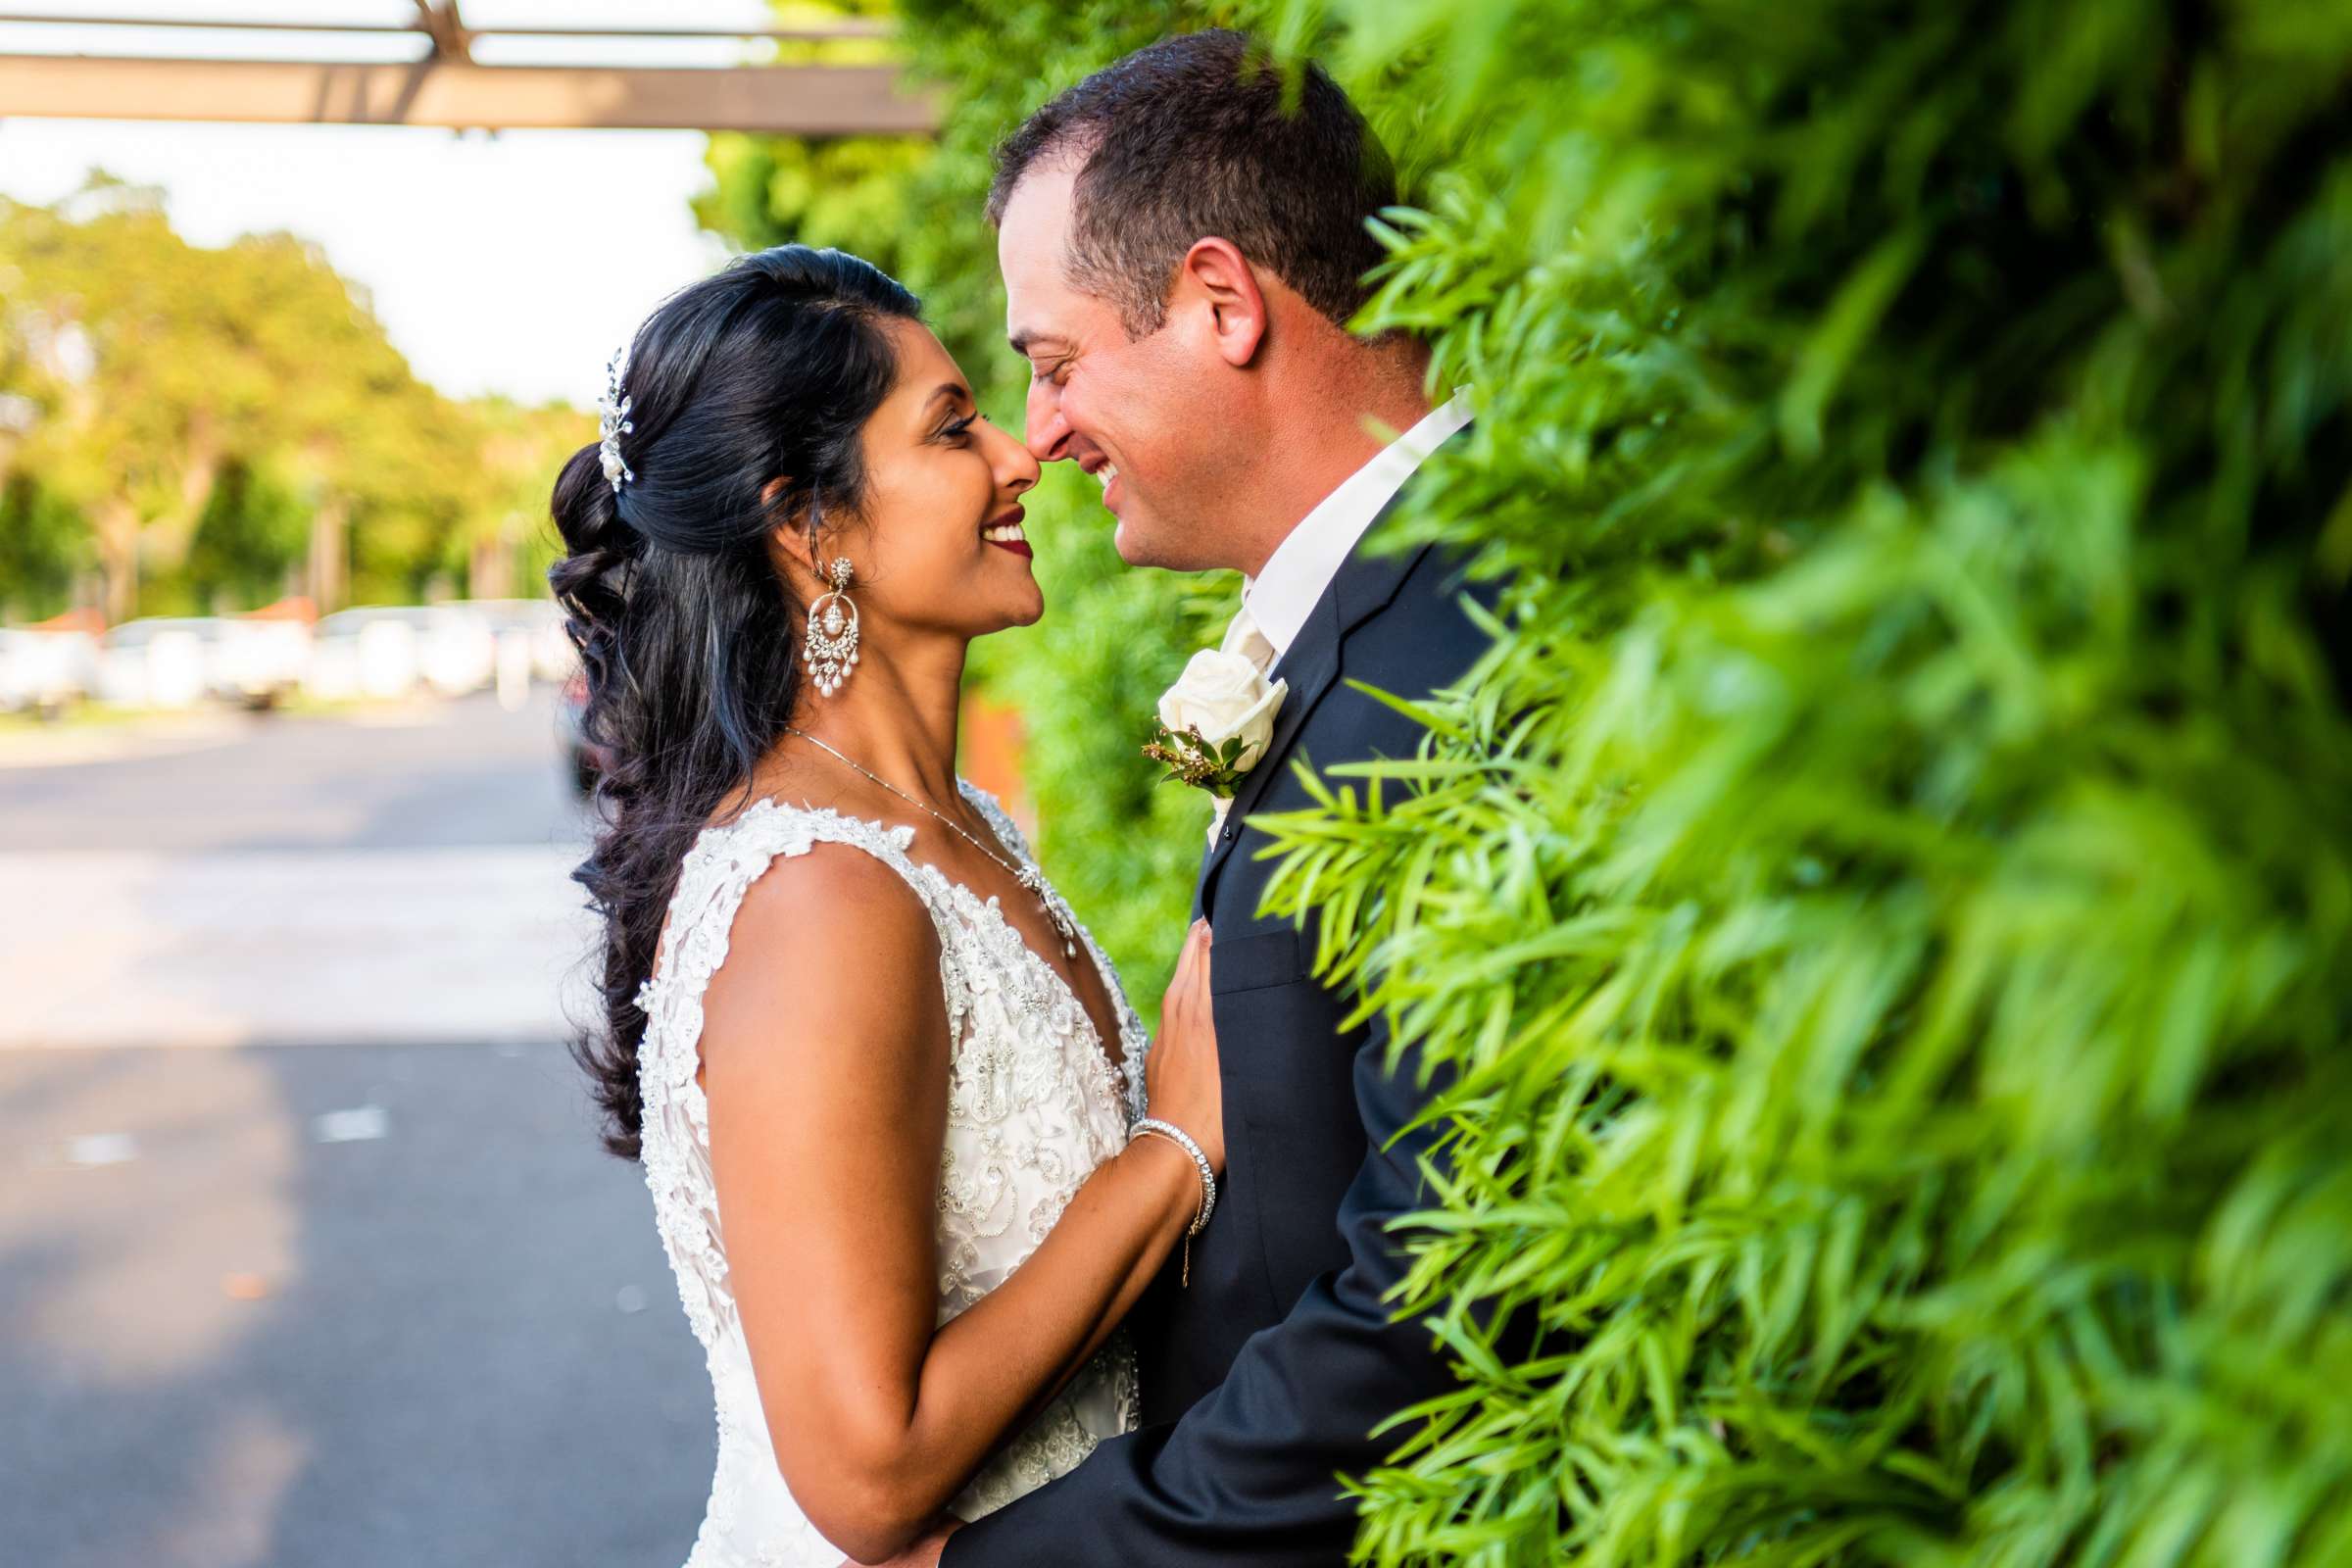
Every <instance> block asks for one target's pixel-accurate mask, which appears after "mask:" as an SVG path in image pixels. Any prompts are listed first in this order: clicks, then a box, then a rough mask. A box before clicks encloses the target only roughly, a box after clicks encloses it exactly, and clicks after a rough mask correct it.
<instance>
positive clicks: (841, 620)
mask: <svg viewBox="0 0 2352 1568" xmlns="http://www.w3.org/2000/svg"><path fill="white" fill-rule="evenodd" d="M850 577H851V571H850V561H849V558H848V557H847V556H835V557H834V558H833V564H832V565H831V566H830V567H828V568H826V571H825V581H826V582H827V583H829V584H831V586H830V587H829V588H828V589H827V590H826V591H825V592H824V593H821V594H819V595H817V598H816V602H815V603H814V604H812V605H810V606H809V675H810V676H811V677H812V678H814V680H815V681H816V689H817V691H818V692H819V693H821V694H822V695H824V696H826V697H830V696H832V695H833V694H834V693H835V692H837V691H839V690H841V683H842V682H843V681H845V680H848V679H849V678H850V671H851V670H853V669H856V668H857V667H858V606H857V603H856V601H854V600H852V599H851V598H850Z"/></svg>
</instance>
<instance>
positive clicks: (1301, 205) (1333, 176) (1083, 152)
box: [988, 28, 1397, 336]
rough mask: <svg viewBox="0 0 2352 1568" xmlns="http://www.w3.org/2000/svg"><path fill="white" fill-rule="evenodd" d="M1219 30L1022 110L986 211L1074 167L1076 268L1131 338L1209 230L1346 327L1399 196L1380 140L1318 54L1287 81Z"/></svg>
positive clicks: (1257, 50)
mask: <svg viewBox="0 0 2352 1568" xmlns="http://www.w3.org/2000/svg"><path fill="white" fill-rule="evenodd" d="M1293 85H1294V84H1293V81H1292V80H1291V79H1290V78H1289V76H1288V75H1287V74H1286V73H1285V72H1284V71H1283V70H1282V68H1280V67H1279V66H1277V65H1276V64H1275V63H1274V62H1273V60H1272V59H1271V58H1270V57H1269V56H1268V55H1267V54H1266V52H1265V51H1264V49H1263V48H1262V47H1261V46H1259V45H1258V44H1256V43H1255V42H1254V41H1253V40H1252V39H1251V38H1250V36H1249V35H1248V34H1246V33H1241V32H1234V31H1230V30H1227V29H1223V28H1218V29H1215V30H1211V31H1207V32H1194V33H1186V34H1183V35H1182V36H1179V37H1174V38H1165V39H1162V40H1161V41H1160V42H1158V43H1155V44H1152V45H1151V46H1150V47H1148V48H1144V49H1138V50H1137V51H1136V52H1135V53H1133V54H1131V55H1129V56H1127V57H1126V58H1125V59H1124V60H1120V61H1118V62H1117V63H1115V64H1113V65H1109V66H1105V67H1104V68H1103V69H1102V70H1101V71H1098V72H1096V73H1094V74H1093V75H1091V76H1089V77H1087V78H1086V79H1085V80H1084V81H1081V82H1079V83H1078V84H1077V85H1076V86H1074V87H1071V88H1070V89H1068V90H1067V91H1066V92H1063V93H1062V94H1061V95H1060V96H1058V97H1056V98H1055V99H1054V101H1053V102H1052V103H1049V104H1047V105H1046V106H1045V107H1044V108H1043V109H1040V110H1038V111H1037V113H1035V114H1033V115H1031V116H1030V117H1029V118H1028V120H1026V121H1025V122H1023V123H1022V124H1021V127H1020V128H1019V129H1018V130H1015V131H1014V132H1013V133H1012V134H1011V135H1010V136H1008V137H1006V138H1005V141H1004V142H1003V143H1002V144H1001V145H1000V146H999V147H998V148H997V174H996V179H995V182H994V183H993V184H992V185H991V186H990V188H989V193H988V218H989V221H990V222H992V223H997V222H1002V221H1004V217H1005V205H1006V204H1007V203H1008V202H1010V201H1011V199H1012V193H1013V190H1014V188H1015V187H1016V186H1018V185H1019V184H1020V182H1021V178H1022V176H1023V175H1025V174H1027V173H1029V172H1031V171H1032V170H1034V169H1037V168H1039V167H1041V166H1053V165H1055V164H1057V163H1059V162H1060V161H1062V160H1068V161H1069V162H1071V163H1074V164H1076V165H1077V166H1078V168H1079V173H1078V180H1077V185H1076V187H1075V194H1074V196H1073V198H1072V205H1073V209H1074V211H1073V213H1072V216H1071V224H1070V241H1069V256H1068V257H1067V258H1066V266H1067V268H1068V273H1069V277H1070V281H1071V282H1072V283H1073V284H1075V285H1076V286H1078V287H1080V288H1082V289H1084V290H1086V291H1087V292H1088V293H1090V294H1094V295H1097V296H1100V297H1102V298H1103V299H1106V300H1108V301H1110V302H1111V304H1112V305H1113V306H1115V307H1116V308H1117V310H1118V312H1119V315H1120V317H1121V319H1123V320H1124V322H1125V324H1126V327H1127V330H1128V332H1129V334H1130V335H1133V336H1141V335H1142V334H1143V333H1146V332H1149V331H1152V330H1154V329H1155V328H1157V327H1158V326H1159V324H1160V322H1161V321H1163V320H1164V319H1166V314H1167V292H1168V284H1169V282H1170V280H1171V279H1172V278H1173V277H1174V276H1175V272H1176V268H1177V264H1178V263H1180V262H1182V261H1183V260H1184V256H1185V253H1186V252H1187V251H1189V250H1191V249H1192V248H1193V245H1194V243H1195V242H1196V241H1198V240H1200V239H1201V238H1203V237H1205V236H1207V235H1211V234H1213V235H1216V236H1217V237H1219V238H1221V239H1227V240H1231V241H1232V242H1233V243H1234V244H1235V245H1236V246H1238V247H1239V248H1240V249H1241V251H1242V254H1243V255H1245V256H1247V257H1248V258H1249V259H1250V261H1251V262H1253V263H1255V264H1257V265H1258V266H1261V267H1266V268H1270V269H1272V270H1273V271H1274V273H1275V274H1276V275H1277V276H1279V277H1280V278H1281V279H1282V280H1283V281H1284V282H1285V283H1287V284H1289V285H1290V286H1291V288H1293V289H1294V290H1296V291H1297V292H1298V293H1299V295H1301V296H1302V297H1303V298H1305V300H1306V301H1307V302H1308V303H1309V304H1311V305H1313V306H1314V307H1315V309H1316V310H1318V311H1320V312H1322V313H1323V314H1324V315H1325V316H1327V317H1329V318H1331V319H1332V320H1333V321H1335V322H1338V323H1340V324H1342V325H1345V324H1346V323H1347V321H1348V318H1350V317H1352V316H1353V315H1354V314H1355V313H1356V311H1357V310H1358V309H1359V308H1360V307H1361V306H1362V305H1363V303H1364V301H1365V299H1367V298H1368V297H1369V295H1370V290H1368V289H1367V288H1366V287H1365V286H1364V283H1363V276H1364V273H1366V272H1367V271H1369V270H1372V268H1373V267H1375V266H1377V265H1378V264H1379V262H1380V260H1381V257H1382V255H1383V254H1384V253H1383V251H1382V249H1381V246H1380V242H1379V241H1378V240H1376V239H1374V238H1373V237H1372V234H1371V231H1370V230H1369V229H1368V228H1367V227H1366V226H1365V220H1366V219H1368V218H1370V217H1372V216H1373V215H1374V214H1375V213H1377V212H1379V211H1380V210H1381V209H1382V208H1384V207H1389V206H1393V205H1394V204H1395V203H1396V200H1397V174H1396V169H1395V166H1394V165H1393V164H1392V163H1391V162H1390V160H1389V154H1388V149H1386V148H1385V147H1383V146H1381V144H1380V138H1379V137H1378V136H1376V135H1374V134H1373V132H1372V128H1371V127H1370V126H1369V125H1367V124H1366V123H1364V117H1363V116H1362V115H1360V114H1358V113H1357V112H1356V108H1355V105H1353V104H1352V103H1349V102H1348V95H1347V94H1346V93H1344V92H1342V91H1341V90H1340V87H1339V84H1338V83H1337V82H1334V81H1333V80H1332V79H1331V77H1330V76H1329V75H1328V74H1327V73H1325V72H1324V71H1323V69H1322V68H1321V67H1320V66H1317V65H1315V64H1313V63H1312V62H1308V63H1307V64H1306V66H1305V69H1304V71H1303V73H1302V74H1301V76H1300V77H1299V79H1298V80H1297V82H1296V91H1295V92H1294V91H1293Z"/></svg>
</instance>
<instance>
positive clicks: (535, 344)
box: [0, 0, 773, 406]
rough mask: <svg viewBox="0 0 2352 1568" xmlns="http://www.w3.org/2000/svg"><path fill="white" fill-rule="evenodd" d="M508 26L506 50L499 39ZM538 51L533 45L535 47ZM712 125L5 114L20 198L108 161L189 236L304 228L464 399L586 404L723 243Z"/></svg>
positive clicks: (730, 14)
mask: <svg viewBox="0 0 2352 1568" xmlns="http://www.w3.org/2000/svg"><path fill="white" fill-rule="evenodd" d="M10 10H11V14H12V15H24V14H26V13H27V12H34V11H37V12H38V13H40V14H42V15H53V16H61V17H63V16H69V15H73V14H79V15H82V16H106V17H142V18H143V17H152V16H172V15H177V16H182V17H185V16H190V15H198V16H204V17H212V18H224V19H225V18H235V19H246V20H270V21H291V20H312V21H316V20H319V19H320V18H323V17H329V16H331V17H333V18H335V19H336V20H338V21H376V20H383V21H389V22H393V23H400V22H405V21H407V20H408V19H409V18H410V17H412V16H413V15H415V7H414V5H413V3H412V0H177V3H172V0H35V3H34V4H31V5H27V6H25V8H24V9H23V10H21V11H20V10H18V9H17V8H15V7H11V8H10ZM465 11H466V21H467V22H468V23H472V24H475V25H482V24H486V23H489V22H492V21H500V22H507V23H515V24H520V23H526V22H527V23H534V24H544V25H590V24H595V23H606V24H610V25H621V24H632V25H646V24H647V23H648V22H649V21H652V20H655V17H656V14H655V13H653V12H652V11H651V9H650V8H649V7H648V6H646V5H645V4H644V3H643V0H467V3H466V7H465ZM772 16H773V14H772V13H771V12H769V11H768V10H767V9H766V7H765V6H764V5H763V4H761V0H662V5H661V8H660V11H659V13H658V21H659V25H665V26H680V27H704V26H742V25H768V24H769V23H770V22H771V20H772ZM420 42H421V41H420V40H417V39H387V40H373V39H368V38H364V37H363V38H359V39H354V38H352V37H350V36H348V35H346V36H341V37H337V36H335V35H331V34H314V33H287V34H275V33H264V32H245V33H239V34H233V35H231V34H218V33H215V34H207V33H198V32H193V31H189V30H185V29H181V28H158V29H153V30H148V29H143V28H121V27H91V26H72V25H21V24H9V25H4V26H0V51H6V52H10V53H20V54H32V53H44V54H45V53H60V54H64V53H74V52H81V51H87V52H90V53H108V54H197V53H211V54H218V55H227V56H231V57H236V58H244V59H269V58H284V59H369V58H377V59H380V58H392V59H406V58H411V57H413V56H414V55H415V54H416V53H417V50H418V48H419V46H420ZM492 43H495V44H496V49H497V50H498V51H502V52H494V50H493V48H492V47H491V44H492ZM745 48H746V46H745V45H743V44H741V43H737V42H733V41H718V42H709V43H706V42H702V41H699V40H697V41H694V42H690V43H686V44H682V45H673V46H667V47H663V48H662V49H661V50H659V51H655V50H650V49H646V48H645V47H644V45H643V44H638V45H636V46H633V49H632V54H633V57H634V58H636V59H638V60H640V61H642V62H643V63H646V64H662V65H697V64H723V63H728V62H730V61H733V60H738V59H741V58H742V57H743V56H742V51H743V50H744V49H745ZM525 50H527V51H528V52H527V53H524V52H523V51H525ZM476 58H477V59H480V60H482V61H483V63H485V64H521V63H526V62H531V63H536V62H547V63H555V62H556V61H558V60H560V59H564V60H568V59H578V58H588V59H602V60H611V59H613V58H614V57H613V51H612V46H611V45H610V44H603V45H581V44H577V43H571V42H568V41H558V42H556V43H553V44H550V43H525V42H524V41H522V40H506V41H503V42H500V41H495V40H493V41H489V42H486V43H485V45H483V46H481V47H479V48H477V50H476ZM703 146H704V137H703V136H702V134H701V133H700V132H696V131H618V130H579V131H552V130H544V131H503V132H500V133H499V134H497V135H495V136H486V135H483V134H481V133H479V132H470V133H467V134H466V135H464V136H460V135H458V134H456V133H454V132H451V131H446V130H426V129H411V128H407V127H399V126H355V125H237V124H195V123H162V122H130V121H96V120H23V119H15V120H7V121H0V194H5V195H8V196H11V197H14V198H16V199H18V200H20V201H27V202H39V203H47V202H52V201H55V200H56V199H58V198H59V197H61V196H63V195H65V194H66V193H68V192H69V191H72V190H73V189H74V188H75V187H76V186H78V185H79V184H80V183H81V181H82V178H83V175H84V174H85V173H86V172H88V171H89V170H90V169H91V168H92V167H100V168H104V169H106V170H108V171H110V172H113V173H115V174H118V175H120V176H122V177H123V178H125V179H128V180H131V181H133V182H135V183H140V184H156V185H161V186H163V187H164V189H165V190H166V192H167V193H168V210H169V211H170V213H171V215H172V222H173V224H174V226H175V227H176V228H177V229H178V230H179V232H180V233H182V234H184V235H186V236H187V237H188V238H189V239H191V240H193V241H195V242H196V243H198V244H205V245H218V244H222V243H225V242H226V241H228V240H230V239H233V238H235V237H236V236H237V235H239V234H243V233H250V232H255V231H266V230H272V229H288V230H291V231H292V232H294V233H297V234H300V235H301V236H303V237H304V238H306V239H310V240H313V241H316V242H317V243H319V245H321V246H323V247H324V248H325V251H326V254H327V256H328V257H329V259H330V260H331V261H332V262H333V264H334V266H335V268H336V269H337V270H339V271H341V272H342V273H343V274H344V275H345V276H346V277H350V278H352V279H354V280H356V281H358V282H359V283H361V284H363V285H365V286H366V288H367V290H368V294H369V296H370V298H371V299H372V301H373V304H374V307H375V312H376V315H377V316H378V318H380V319H382V321H383V322H384V325H385V327H386V329H387V330H388V331H389V332H390V333H391V336H392V341H393V342H394V343H395V344H397V345H398V346H399V347H400V348H401V350H402V351H403V352H404V353H406V354H407V356H408V358H409V362H410V364H411V365H413V366H414V367H415V368H416V369H417V373H418V374H420V375H422V376H423V377H424V378H425V379H426V380H428V381H431V382H432V383H433V384H434V385H436V386H438V387H440V388H441V389H442V390H444V391H446V392H450V393H453V394H456V395H459V396H466V395H470V394H473V393H477V392H504V393H507V394H509V395H510V396H513V397H516V398H519V399H522V400H525V401H531V402H536V401H538V400H540V399H543V398H551V397H555V398H564V399H565V400H567V401H570V402H573V403H576V404H580V405H582V406H585V405H587V404H589V403H591V402H593V401H594V399H595V397H596V395H597V394H598V393H599V392H601V391H602V390H603V387H604V366H605V361H606V359H607V357H608V356H610V355H611V353H612V352H613V349H614V348H615V347H616V346H618V345H619V344H620V343H621V342H623V341H624V340H625V339H626V338H627V337H628V336H629V334H630V333H631V332H632V331H634V330H635V328H636V325H637V323H638V322H639V321H640V320H641V319H643V318H644V317H645V315H646V313H647V312H648V311H650V310H651V309H652V308H653V306H654V305H655V303H656V302H657V301H659V300H660V299H661V298H662V296H663V295H664V294H667V293H668V292H669V291H670V290H672V289H675V288H677V287H679V286H681V285H683V284H685V283H688V282H691V281H692V280H693V279H695V278H697V277H699V276H701V275H703V274H704V273H705V272H708V271H709V270H711V269H712V268H714V267H716V266H717V265H718V264H719V263H720V262H721V261H722V260H724V258H725V252H724V250H723V248H722V247H721V246H720V244H719V242H718V241H717V240H715V239H713V238H712V237H711V236H709V235H706V234H702V233H701V232H699V231H698V230H697V229H696V228H695V226H694V221H693V219H692V217H691V216H690V215H689V214H688V212H687V205H686V204H687V200H688V198H689V197H691V196H692V195H693V194H694V193H695V192H696V191H698V190H700V189H702V188H704V187H705V186H706V185H708V184H709V182H710V177H709V175H708V173H707V172H706V171H705V170H704V168H703V162H702V155H703Z"/></svg>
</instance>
